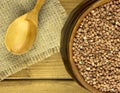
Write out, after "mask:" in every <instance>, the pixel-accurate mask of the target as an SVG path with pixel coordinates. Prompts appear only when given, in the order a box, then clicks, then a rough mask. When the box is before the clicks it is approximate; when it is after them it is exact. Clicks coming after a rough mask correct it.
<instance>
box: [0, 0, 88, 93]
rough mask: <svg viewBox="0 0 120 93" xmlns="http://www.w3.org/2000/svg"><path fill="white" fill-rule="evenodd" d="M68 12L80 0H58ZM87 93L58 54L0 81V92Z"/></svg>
mask: <svg viewBox="0 0 120 93" xmlns="http://www.w3.org/2000/svg"><path fill="white" fill-rule="evenodd" d="M60 1H61V3H62V5H63V7H64V8H65V9H66V11H67V13H68V14H69V13H70V12H71V10H72V9H73V8H74V7H75V6H76V5H77V4H79V3H80V1H81V0H60ZM8 92H10V93H89V92H88V91H87V90H85V89H83V88H82V87H80V86H79V85H78V84H77V83H76V82H74V81H73V80H72V78H71V77H70V76H69V75H68V73H67V72H66V70H65V67H64V65H63V62H62V60H61V57H60V54H59V53H58V54H55V55H53V56H52V57H50V58H48V59H46V60H44V61H43V62H39V63H38V64H36V65H34V66H31V67H29V68H27V69H25V70H22V71H20V72H18V73H16V74H14V75H12V76H10V77H9V78H7V79H6V80H4V81H2V82H0V93H8Z"/></svg>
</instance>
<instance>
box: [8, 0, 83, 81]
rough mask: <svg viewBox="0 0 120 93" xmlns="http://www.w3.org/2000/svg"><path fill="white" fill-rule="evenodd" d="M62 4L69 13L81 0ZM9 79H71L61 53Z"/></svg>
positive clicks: (66, 0) (62, 2)
mask: <svg viewBox="0 0 120 93" xmlns="http://www.w3.org/2000/svg"><path fill="white" fill-rule="evenodd" d="M60 2H61V4H62V5H63V7H64V8H65V10H66V11H67V13H68V14H69V13H70V12H71V11H72V10H73V9H74V8H75V7H76V6H77V5H78V4H79V3H80V2H81V0H60ZM7 79H71V77H70V76H69V75H68V73H67V72H66V70H65V67H64V65H63V62H62V59H61V56H60V54H59V53H58V54H55V55H53V56H51V57H50V58H48V59H46V60H44V61H42V62H39V63H38V64H35V65H34V66H31V67H29V68H27V69H25V70H22V71H20V72H18V73H16V74H14V75H12V76H10V77H8V78H7Z"/></svg>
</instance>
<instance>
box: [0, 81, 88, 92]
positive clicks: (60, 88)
mask: <svg viewBox="0 0 120 93" xmlns="http://www.w3.org/2000/svg"><path fill="white" fill-rule="evenodd" d="M8 92H9V93H89V92H88V91H87V90H85V89H83V88H82V87H80V86H78V85H77V84H76V83H75V82H74V81H72V80H61V81H60V80H59V81H58V80H52V81H51V80H44V81H43V80H14V81H12V80H11V81H3V82H0V93H8Z"/></svg>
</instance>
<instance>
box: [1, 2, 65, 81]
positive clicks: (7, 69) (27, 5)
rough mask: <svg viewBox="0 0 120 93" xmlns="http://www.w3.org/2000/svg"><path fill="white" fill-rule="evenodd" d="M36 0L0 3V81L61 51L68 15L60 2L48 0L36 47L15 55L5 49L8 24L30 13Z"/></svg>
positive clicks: (41, 14)
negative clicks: (61, 40)
mask: <svg viewBox="0 0 120 93" xmlns="http://www.w3.org/2000/svg"><path fill="white" fill-rule="evenodd" d="M36 1H37V0H0V80H3V79H5V78H6V77H8V76H10V75H12V74H14V73H16V72H18V71H20V70H22V69H25V68H27V67H28V66H30V65H33V64H35V63H37V62H40V61H41V60H43V59H45V58H47V57H49V56H51V55H52V54H54V53H56V52H59V46H60V35H61V29H62V27H63V25H64V22H65V19H66V12H65V10H64V8H63V7H62V6H61V4H60V2H59V1H58V0H46V4H45V5H44V6H43V8H42V10H41V12H40V16H39V32H38V36H37V40H36V42H35V44H34V46H33V48H32V49H31V50H30V51H29V52H28V53H26V54H24V55H21V56H15V55H12V54H11V53H9V52H8V51H7V49H6V47H5V44H4V39H5V34H6V30H7V28H8V26H9V24H10V23H11V22H12V21H14V20H15V19H16V18H17V17H19V16H21V15H23V14H24V13H26V12H28V11H30V10H31V9H32V8H33V7H34V5H35V3H36Z"/></svg>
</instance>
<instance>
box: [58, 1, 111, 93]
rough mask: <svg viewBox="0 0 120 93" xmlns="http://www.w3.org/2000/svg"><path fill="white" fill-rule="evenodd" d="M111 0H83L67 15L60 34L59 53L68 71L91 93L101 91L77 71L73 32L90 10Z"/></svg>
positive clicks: (99, 92)
mask: <svg viewBox="0 0 120 93" xmlns="http://www.w3.org/2000/svg"><path fill="white" fill-rule="evenodd" d="M109 1H111V0H83V1H82V2H81V3H80V4H79V5H78V6H77V7H76V8H75V9H74V10H73V11H72V12H71V14H70V16H69V17H68V19H67V21H66V23H65V25H64V27H63V30H62V35H61V48H60V51H61V55H62V59H63V62H64V65H65V67H66V70H67V71H68V73H69V74H70V75H71V76H72V77H73V79H74V80H76V81H77V82H78V83H79V85H80V86H82V87H84V88H85V89H87V90H89V91H91V92H92V93H103V92H101V91H99V90H97V89H95V88H93V87H92V86H90V85H89V84H87V83H86V82H85V80H84V78H83V77H82V75H81V74H80V73H79V71H78V68H77V66H76V65H75V62H73V58H72V56H73V54H72V44H73V38H74V37H75V33H76V31H77V29H78V28H79V26H80V23H81V21H82V20H83V18H84V17H85V16H86V15H87V14H88V13H90V11H91V10H93V9H95V8H96V7H99V6H101V5H103V4H105V3H107V2H109Z"/></svg>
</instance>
